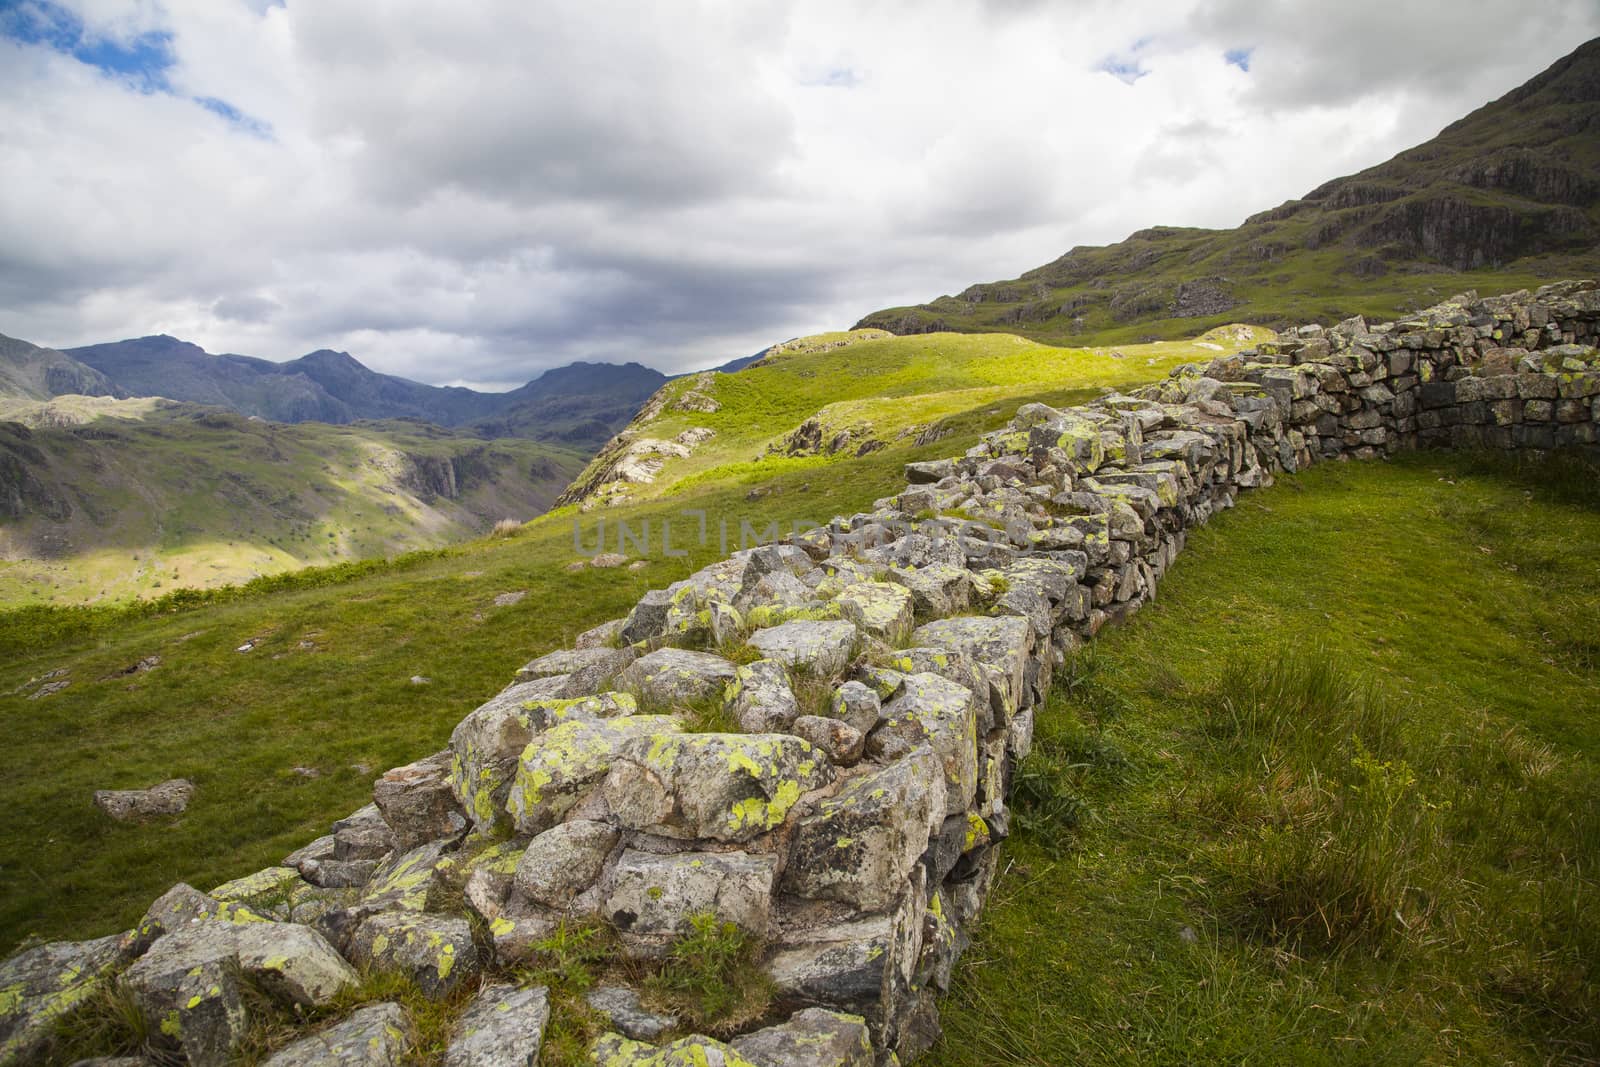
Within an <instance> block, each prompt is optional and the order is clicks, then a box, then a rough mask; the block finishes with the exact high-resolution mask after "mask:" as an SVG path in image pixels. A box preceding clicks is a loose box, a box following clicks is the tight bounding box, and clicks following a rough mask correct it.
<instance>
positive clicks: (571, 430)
mask: <svg viewBox="0 0 1600 1067" xmlns="http://www.w3.org/2000/svg"><path fill="white" fill-rule="evenodd" d="M27 349H33V351H32V352H28V351H27ZM19 358H20V359H21V360H23V361H25V362H26V363H27V364H28V365H29V366H37V367H40V368H48V369H46V370H42V371H33V372H30V375H29V380H36V379H38V378H39V377H40V374H41V373H44V374H46V375H54V376H55V379H56V380H57V381H58V382H59V383H61V384H63V385H68V386H72V385H78V384H83V385H88V386H91V387H97V388H98V389H99V392H98V393H97V394H96V395H121V396H132V397H153V396H160V397H166V398H167V399H169V400H180V401H186V402H188V403H192V404H208V405H211V406H214V407H220V408H226V409H227V410H229V411H234V412H238V413H239V414H241V415H254V416H257V417H259V418H263V419H270V420H272V421H274V422H289V423H294V422H327V423H334V424H343V423H351V422H356V421H359V420H362V419H420V420H422V421H424V422H431V423H434V424H436V425H439V426H448V427H456V428H461V429H464V430H467V431H468V432H471V433H475V434H478V435H479V436H483V437H525V438H529V439H532V440H540V441H559V442H562V443H564V444H570V445H573V446H576V447H579V448H588V449H595V448H598V447H600V445H601V444H603V443H604V442H605V441H606V439H607V438H608V437H610V436H611V434H612V433H614V432H616V430H617V429H618V428H620V427H621V426H623V425H625V424H626V423H627V421H628V419H629V418H631V417H632V415H633V413H634V412H635V411H637V410H638V408H639V406H640V405H641V404H643V403H644V402H645V400H647V399H648V398H649V397H650V394H652V393H654V392H655V391H656V390H657V389H659V388H660V387H661V386H662V384H663V383H665V382H666V381H667V376H666V375H664V374H662V373H661V372H660V371H656V370H652V369H650V368H649V367H645V366H641V365H640V364H638V363H625V364H621V365H617V364H610V363H574V364H571V365H570V366H566V367H558V368H556V369H554V370H551V371H547V372H545V373H544V374H541V375H540V376H539V377H537V378H535V379H533V380H532V381H530V382H528V384H526V385H524V386H522V387H521V388H519V389H514V390H512V391H511V392H508V393H482V392H478V391H477V390H474V389H463V388H459V387H454V386H435V385H423V384H422V383H420V382H413V381H410V380H408V379H405V378H398V377H396V376H394V375H392V374H379V373H378V372H377V371H374V370H371V369H370V368H368V367H366V366H365V365H363V364H362V363H361V362H360V361H359V360H357V359H356V358H355V357H353V356H351V355H350V354H349V353H347V352H334V351H331V350H328V349H321V350H319V351H316V352H312V353H311V354H310V355H306V356H301V357H300V358H299V359H295V360H290V361H288V362H286V363H275V362H273V361H271V360H266V359H256V358H253V357H250V356H239V355H212V354H211V353H209V352H207V351H205V350H204V349H202V348H201V347H199V346H198V345H194V344H190V343H189V342H187V341H181V340H179V339H178V338H176V337H168V336H166V335H165V334H161V335H157V336H153V337H140V338H136V339H134V340H128V341H115V342H112V343H110V344H99V345H88V346H85V347H83V348H71V349H67V350H66V351H64V352H60V353H54V352H49V350H40V349H35V348H34V347H33V346H31V345H26V344H25V343H23V342H17V341H14V340H10V339H5V340H4V341H3V342H0V373H3V366H4V365H6V364H10V363H12V362H15V361H17V360H19ZM3 387H4V379H0V388H3ZM81 391H82V390H80V389H74V388H61V389H51V390H50V391H49V395H50V396H57V395H61V394H63V393H67V392H81ZM35 399H45V397H35Z"/></svg>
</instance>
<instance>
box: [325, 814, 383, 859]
mask: <svg viewBox="0 0 1600 1067" xmlns="http://www.w3.org/2000/svg"><path fill="white" fill-rule="evenodd" d="M393 851H394V831H393V830H390V829H389V824H388V822H386V821H385V820H384V818H383V812H381V811H379V810H378V806H377V805H376V804H368V805H367V806H366V807H364V808H358V809H356V810H355V811H353V812H351V813H350V814H349V815H346V816H345V817H344V818H342V819H340V820H339V821H338V822H336V823H334V824H333V858H334V859H336V860H341V861H354V860H381V859H383V858H384V857H385V856H387V855H389V853H391V852H393Z"/></svg>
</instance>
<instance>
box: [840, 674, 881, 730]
mask: <svg viewBox="0 0 1600 1067" xmlns="http://www.w3.org/2000/svg"><path fill="white" fill-rule="evenodd" d="M898 688H899V681H898V677H897V679H896V683H895V685H894V686H893V687H892V688H891V690H890V691H891V692H893V690H894V689H898ZM882 713H883V700H882V699H881V698H880V697H879V695H878V692H877V691H876V690H874V689H873V688H871V687H870V686H868V685H867V684H866V683H864V682H856V681H850V682H845V683H844V684H843V685H841V686H840V687H839V688H838V689H836V690H834V693H833V700H832V702H831V703H830V704H829V707H828V714H829V715H831V716H833V718H835V719H838V720H840V721H841V722H843V723H845V724H847V725H848V726H849V727H850V728H851V729H853V730H855V731H857V732H858V733H861V734H869V733H871V732H872V728H873V727H874V726H877V725H878V718H879V716H880V715H881V714H882Z"/></svg>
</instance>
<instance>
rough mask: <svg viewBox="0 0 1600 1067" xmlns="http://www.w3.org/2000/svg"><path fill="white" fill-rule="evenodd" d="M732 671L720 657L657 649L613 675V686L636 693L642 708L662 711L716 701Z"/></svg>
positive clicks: (682, 650) (719, 698) (733, 668)
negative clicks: (615, 679)
mask: <svg viewBox="0 0 1600 1067" xmlns="http://www.w3.org/2000/svg"><path fill="white" fill-rule="evenodd" d="M736 674H737V670H736V668H735V667H734V665H733V664H732V663H729V662H728V661H727V660H725V659H723V658H722V657H721V656H713V655H711V654H710V653H708V652H690V651H688V650H686V649H681V648H661V649H657V650H656V651H654V652H652V653H650V654H649V655H647V656H640V657H639V658H638V659H637V660H635V661H634V662H633V663H632V664H630V665H629V666H628V668H627V670H625V671H623V672H622V673H621V674H620V675H619V676H618V677H617V686H618V688H620V689H623V690H626V691H628V692H631V693H635V694H637V696H638V698H639V704H640V706H641V707H642V708H644V709H646V710H652V709H663V710H665V709H672V708H683V707H687V706H689V705H693V704H699V703H705V702H707V701H713V700H718V701H720V700H721V699H722V696H723V692H724V690H725V689H726V688H727V686H728V683H729V682H731V681H732V680H733V679H734V676H735V675H736Z"/></svg>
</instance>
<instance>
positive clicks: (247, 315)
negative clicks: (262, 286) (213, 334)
mask: <svg viewBox="0 0 1600 1067" xmlns="http://www.w3.org/2000/svg"><path fill="white" fill-rule="evenodd" d="M282 310H283V306H282V305H281V304H279V303H278V302H277V301H276V300H272V299H270V298H268V297H264V296H225V297H223V298H222V299H221V300H218V301H217V302H216V303H214V304H212V305H211V313H212V314H213V315H215V316H216V317H217V318H219V319H226V320H228V321H229V322H266V321H267V320H268V319H270V318H272V317H273V316H274V315H276V314H277V313H278V312H280V311H282Z"/></svg>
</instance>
